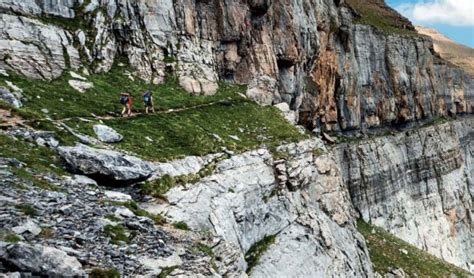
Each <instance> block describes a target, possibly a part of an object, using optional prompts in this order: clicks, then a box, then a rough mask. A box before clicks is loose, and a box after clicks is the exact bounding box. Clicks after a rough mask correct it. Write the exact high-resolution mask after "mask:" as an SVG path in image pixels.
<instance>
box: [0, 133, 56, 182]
mask: <svg viewBox="0 0 474 278" xmlns="http://www.w3.org/2000/svg"><path fill="white" fill-rule="evenodd" d="M0 157H7V158H16V159H18V160H19V161H21V162H23V163H25V164H26V167H28V168H31V169H34V170H35V171H37V172H45V173H51V172H52V173H54V174H57V175H62V174H64V173H65V172H64V170H62V169H61V167H51V164H53V165H60V164H61V159H60V158H59V156H58V155H57V154H56V153H55V152H54V151H52V150H50V149H49V148H46V147H41V146H38V145H36V144H34V143H31V142H28V141H25V140H23V139H15V138H13V137H11V136H8V135H3V134H0Z"/></svg>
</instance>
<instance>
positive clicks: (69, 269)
mask: <svg viewBox="0 0 474 278" xmlns="http://www.w3.org/2000/svg"><path fill="white" fill-rule="evenodd" d="M0 258H1V259H2V260H3V261H5V262H7V263H8V264H11V265H14V266H15V267H16V268H18V269H19V270H20V271H22V272H31V273H32V274H33V275H41V276H47V277H84V276H85V275H86V273H85V272H84V270H83V269H82V265H81V264H80V263H79V261H78V260H77V259H76V258H75V257H71V256H68V255H67V254H66V253H65V252H64V251H61V250H58V249H56V248H52V247H47V246H42V245H34V246H32V245H28V244H25V243H16V244H13V245H8V244H5V243H0Z"/></svg>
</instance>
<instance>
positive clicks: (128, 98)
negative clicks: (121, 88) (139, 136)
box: [120, 92, 132, 117]
mask: <svg viewBox="0 0 474 278" xmlns="http://www.w3.org/2000/svg"><path fill="white" fill-rule="evenodd" d="M120 104H122V106H123V109H122V114H121V115H122V117H123V116H124V115H125V114H127V115H128V116H129V117H130V116H132V95H130V93H128V92H123V93H120Z"/></svg>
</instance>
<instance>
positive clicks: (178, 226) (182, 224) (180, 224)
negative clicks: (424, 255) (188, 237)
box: [173, 221, 189, 231]
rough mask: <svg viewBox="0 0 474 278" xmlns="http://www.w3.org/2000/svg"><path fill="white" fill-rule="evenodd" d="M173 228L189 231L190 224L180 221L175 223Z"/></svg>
mask: <svg viewBox="0 0 474 278" xmlns="http://www.w3.org/2000/svg"><path fill="white" fill-rule="evenodd" d="M173 227H175V228H176V229H180V230H185V231H189V226H188V224H186V223H185V222H183V221H179V222H175V223H173Z"/></svg>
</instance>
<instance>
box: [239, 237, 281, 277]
mask: <svg viewBox="0 0 474 278" xmlns="http://www.w3.org/2000/svg"><path fill="white" fill-rule="evenodd" d="M275 238H276V235H271V236H266V237H264V238H263V239H262V240H260V241H258V242H256V243H254V244H253V245H252V246H251V247H250V249H249V250H248V251H247V253H245V261H246V262H247V271H246V272H247V273H250V272H251V271H252V269H253V268H254V267H255V266H256V265H257V264H258V261H259V260H260V257H261V256H262V255H263V253H265V251H267V250H268V248H269V247H270V245H272V244H273V243H274V242H275Z"/></svg>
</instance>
